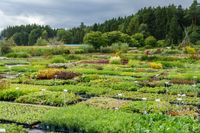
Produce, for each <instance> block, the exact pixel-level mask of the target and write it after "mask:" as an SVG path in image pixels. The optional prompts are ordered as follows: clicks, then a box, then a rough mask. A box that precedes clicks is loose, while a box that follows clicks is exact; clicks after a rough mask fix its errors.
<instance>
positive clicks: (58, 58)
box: [51, 56, 66, 63]
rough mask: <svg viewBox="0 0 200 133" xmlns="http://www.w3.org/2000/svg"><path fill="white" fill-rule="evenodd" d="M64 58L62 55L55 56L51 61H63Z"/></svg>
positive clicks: (64, 60)
mask: <svg viewBox="0 0 200 133" xmlns="http://www.w3.org/2000/svg"><path fill="white" fill-rule="evenodd" d="M65 62H66V59H65V58H64V57H63V56H55V57H53V58H52V59H51V63H65Z"/></svg>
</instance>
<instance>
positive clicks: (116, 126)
mask: <svg viewBox="0 0 200 133" xmlns="http://www.w3.org/2000/svg"><path fill="white" fill-rule="evenodd" d="M55 116H57V117H55ZM66 119H67V121H66ZM42 123H44V124H48V125H54V126H58V127H66V128H68V129H81V130H83V131H85V132H88V133H94V132H95V133H116V132H146V131H147V130H148V131H149V132H154V131H156V132H165V131H169V132H178V131H180V132H182V131H183V132H198V131H199V130H200V129H199V124H198V122H197V121H195V120H194V119H193V118H190V117H183V118H181V117H176V118H173V117H171V116H165V115H159V114H150V115H139V114H131V113H125V112H121V111H113V110H104V109H99V108H95V107H90V106H89V107H88V106H85V105H76V106H71V107H68V108H67V109H65V108H63V109H60V110H55V111H50V112H48V113H47V114H46V115H45V116H44V117H43V121H42ZM110 125H112V127H111V126H110ZM183 125H185V126H184V128H183Z"/></svg>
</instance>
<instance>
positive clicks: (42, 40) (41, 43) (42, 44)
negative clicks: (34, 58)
mask: <svg viewBox="0 0 200 133" xmlns="http://www.w3.org/2000/svg"><path fill="white" fill-rule="evenodd" d="M35 45H37V46H46V45H48V41H47V40H45V39H42V38H41V37H40V38H38V39H37V42H36V44H35Z"/></svg>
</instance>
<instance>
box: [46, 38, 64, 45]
mask: <svg viewBox="0 0 200 133" xmlns="http://www.w3.org/2000/svg"><path fill="white" fill-rule="evenodd" d="M49 45H51V46H63V45H64V42H63V41H61V40H57V38H51V39H49Z"/></svg>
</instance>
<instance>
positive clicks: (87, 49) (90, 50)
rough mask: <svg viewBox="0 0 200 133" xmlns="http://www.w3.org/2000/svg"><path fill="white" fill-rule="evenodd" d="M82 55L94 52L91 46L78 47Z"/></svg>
mask: <svg viewBox="0 0 200 133" xmlns="http://www.w3.org/2000/svg"><path fill="white" fill-rule="evenodd" d="M80 48H81V49H82V50H83V52H84V53H92V52H95V49H94V47H93V46H92V45H88V44H83V45H81V46H80Z"/></svg>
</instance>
